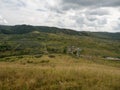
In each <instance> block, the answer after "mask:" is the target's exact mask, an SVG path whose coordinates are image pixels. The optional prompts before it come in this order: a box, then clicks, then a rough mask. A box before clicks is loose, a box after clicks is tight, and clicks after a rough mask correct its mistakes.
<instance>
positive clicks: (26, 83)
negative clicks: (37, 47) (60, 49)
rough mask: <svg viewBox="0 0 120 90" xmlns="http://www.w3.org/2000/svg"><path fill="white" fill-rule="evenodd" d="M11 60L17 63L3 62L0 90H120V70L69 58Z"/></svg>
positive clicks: (25, 57)
mask: <svg viewBox="0 0 120 90" xmlns="http://www.w3.org/2000/svg"><path fill="white" fill-rule="evenodd" d="M12 59H14V60H15V61H14V62H10V61H8V62H4V61H3V62H0V90H119V89H120V68H119V67H115V66H110V65H107V64H104V65H102V64H99V63H94V62H93V61H90V60H85V59H84V58H80V59H76V58H72V57H71V56H67V55H56V57H55V58H50V57H48V56H47V55H45V56H43V57H41V58H35V57H34V56H24V58H21V59H19V58H17V57H11V58H10V60H12ZM118 63H119V62H118ZM119 65H120V64H119Z"/></svg>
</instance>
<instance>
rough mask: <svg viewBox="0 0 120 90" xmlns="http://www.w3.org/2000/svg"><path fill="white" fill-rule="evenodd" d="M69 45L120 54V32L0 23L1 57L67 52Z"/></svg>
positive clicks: (103, 53) (99, 53) (91, 51)
mask: <svg viewBox="0 0 120 90" xmlns="http://www.w3.org/2000/svg"><path fill="white" fill-rule="evenodd" d="M68 46H76V47H80V48H81V49H82V52H81V54H83V55H88V56H100V57H106V56H110V57H119V54H120V33H105V32H103V33H102V32H98V33H97V32H77V31H73V30H68V29H59V28H55V27H43V26H28V25H17V26H0V57H5V56H13V55H21V54H22V55H26V54H27V55H28V54H44V53H45V52H48V53H65V49H66V48H67V47H68Z"/></svg>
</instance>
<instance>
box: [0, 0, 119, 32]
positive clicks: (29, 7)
mask: <svg viewBox="0 0 120 90" xmlns="http://www.w3.org/2000/svg"><path fill="white" fill-rule="evenodd" d="M0 24H7V25H16V24H30V25H41V26H56V27H61V28H70V29H75V30H78V31H107V32H120V0H109V1H108V0H0Z"/></svg>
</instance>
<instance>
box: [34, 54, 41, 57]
mask: <svg viewBox="0 0 120 90" xmlns="http://www.w3.org/2000/svg"><path fill="white" fill-rule="evenodd" d="M42 56H43V55H42V54H39V55H35V57H36V58H41V57H42Z"/></svg>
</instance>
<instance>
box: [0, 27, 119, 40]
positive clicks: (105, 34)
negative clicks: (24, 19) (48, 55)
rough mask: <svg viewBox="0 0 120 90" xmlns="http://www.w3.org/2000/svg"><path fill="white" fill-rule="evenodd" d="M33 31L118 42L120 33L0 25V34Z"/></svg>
mask: <svg viewBox="0 0 120 90" xmlns="http://www.w3.org/2000/svg"><path fill="white" fill-rule="evenodd" d="M33 31H38V32H44V33H54V34H59V33H62V34H66V35H77V36H90V37H96V38H104V39H113V40H120V32H117V33H109V32H88V31H75V30H71V29H61V28H57V27H48V26H32V25H15V26H6V25H0V33H1V34H26V33H30V32H33Z"/></svg>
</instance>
